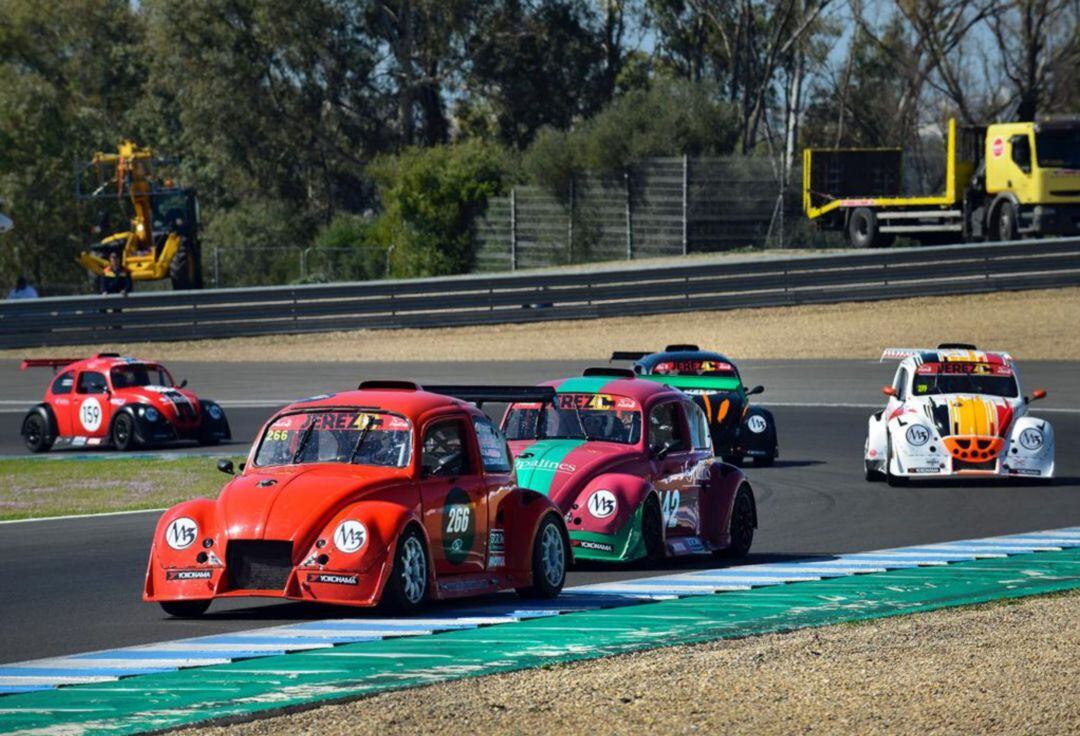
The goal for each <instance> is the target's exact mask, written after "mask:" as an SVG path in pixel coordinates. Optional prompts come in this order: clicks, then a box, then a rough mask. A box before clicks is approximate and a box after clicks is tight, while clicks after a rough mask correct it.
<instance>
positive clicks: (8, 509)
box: [0, 457, 242, 520]
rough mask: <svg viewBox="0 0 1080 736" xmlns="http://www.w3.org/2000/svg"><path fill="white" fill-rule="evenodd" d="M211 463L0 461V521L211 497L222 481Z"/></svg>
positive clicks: (210, 460) (182, 459) (149, 506)
mask: <svg viewBox="0 0 1080 736" xmlns="http://www.w3.org/2000/svg"><path fill="white" fill-rule="evenodd" d="M240 460H242V458H234V459H233V461H234V462H239V461H240ZM215 462H216V461H215V459H214V458H212V457H179V458H169V457H161V458H158V457H155V458H150V459H127V458H107V457H102V458H100V459H99V458H96V457H95V458H91V459H87V460H80V459H64V460H62V461H60V460H52V459H48V458H36V457H34V458H19V459H12V460H0V520H7V519H31V518H38V517H46V516H63V515H66V514H90V513H103V512H109V511H134V510H138V509H156V508H163V507H166V506H171V505H173V504H175V503H179V502H180V501H186V500H187V499H191V498H199V497H201V496H210V497H214V496H217V493H218V491H219V490H221V487H222V485H224V483H225V480H226V478H225V476H223V475H222V474H221V473H220V472H219V471H218V470H217V468H216V467H215Z"/></svg>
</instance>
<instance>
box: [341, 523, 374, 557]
mask: <svg viewBox="0 0 1080 736" xmlns="http://www.w3.org/2000/svg"><path fill="white" fill-rule="evenodd" d="M367 537H368V532H367V527H365V526H364V525H363V524H361V523H360V522H359V521H356V520H355V519H346V520H345V521H343V522H341V523H340V524H338V527H337V529H335V530H334V546H335V547H337V548H338V549H339V550H341V551H342V552H345V553H348V554H351V553H353V552H356V551H358V550H359V549H360V548H361V547H363V546H364V545H365V544H367Z"/></svg>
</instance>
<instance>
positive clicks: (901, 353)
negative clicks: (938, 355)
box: [878, 348, 929, 363]
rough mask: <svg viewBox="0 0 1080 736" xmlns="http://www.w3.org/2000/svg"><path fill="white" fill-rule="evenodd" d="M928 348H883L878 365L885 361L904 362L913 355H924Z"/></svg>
mask: <svg viewBox="0 0 1080 736" xmlns="http://www.w3.org/2000/svg"><path fill="white" fill-rule="evenodd" d="M928 350H929V348H885V352H883V353H882V354H881V360H879V361H878V362H879V363H884V362H885V361H887V360H905V359H906V358H910V357H911V356H913V355H919V354H921V353H925V352H927V351H928Z"/></svg>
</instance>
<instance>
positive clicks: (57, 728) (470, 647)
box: [0, 549, 1080, 736]
mask: <svg viewBox="0 0 1080 736" xmlns="http://www.w3.org/2000/svg"><path fill="white" fill-rule="evenodd" d="M1075 588H1080V549H1073V550H1068V551H1063V552H1043V553H1036V554H1026V555H1017V556H1014V557H1008V558H1005V559H991V560H978V561H974V562H964V563H956V564H953V565H947V566H942V567H929V568H916V569H907V570H898V571H893V572H886V573H877V574H872V575H859V576H853V577H847V578H833V579H829V580H821V581H816V582H806V583H793V584H789V585H777V586H771V587H766V588H758V589H755V590H750V591H742V592H732V593H721V594H716V595H705V596H693V597H688V598H682V599H679V600H673V601H665V602H662V603H652V604H644V605H636V606H626V607H622V608H613V609H606V610H600V611H590V612H585V613H576V614H566V615H563V616H556V617H550V618H543V619H533V620H529V621H523V622H519V623H515V624H504V625H501V626H497V627H485V628H480V629H472V630H459V631H452V632H448V633H444V634H436V635H433V636H426V637H416V638H397V639H391V640H381V641H374V642H363V643H358V644H349V645H345V646H340V647H336V648H334V649H329V650H315V651H309V652H302V653H297V654H289V655H285V656H281V657H271V658H266V659H259V660H250V661H246V662H234V663H232V664H228V665H222V666H218V667H205V668H201V669H197V670H188V671H180V672H174V673H167V674H157V675H143V676H139V677H133V678H129V679H125V680H121V681H119V682H113V683H106V684H99V685H80V686H75V687H67V688H61V689H60V690H55V691H49V692H39V693H26V694H21V695H9V696H7V697H5V698H3V700H2V701H0V730H3V731H4V732H19V731H25V730H30V729H52V731H51V732H58V733H64V734H66V735H67V736H76V735H77V734H87V733H109V734H128V733H138V732H142V731H150V730H158V729H165V728H173V727H177V726H181V725H186V724H191V723H195V722H198V721H202V720H206V719H211V718H223V717H228V716H245V715H250V714H253V713H257V712H258V711H261V710H266V709H274V708H282V707H285V706H290V705H298V704H304V703H316V702H322V701H328V700H334V699H339V698H349V697H356V696H360V695H365V694H371V693H376V692H380V691H384V690H389V689H396V688H402V687H413V686H418V685H426V684H431V683H434V682H440V681H444V680H451V679H458V678H462V677H468V676H474V675H485V674H492V673H497V672H505V671H509V670H518V669H523V668H529V667H538V666H543V665H549V664H552V663H555V662H567V661H572V660H580V659H591V658H596V657H603V656H609V655H613V654H620V653H625V652H630V651H635V650H640V649H648V648H655V647H657V646H670V645H676V644H688V643H696V642H703V641H710V640H715V639H721V638H731V637H741V636H748V635H754V634H764V633H770V632H775V631H784V630H790V629H795V628H802V627H809V626H825V625H828V624H836V623H842V622H847V621H857V620H864V619H871V618H879V617H883V616H894V615H899V614H905V613H914V612H919V611H930V610H934V609H938V608H943V607H947V606H958V605H967V604H972V603H983V602H987V601H992V600H1000V599H1005V598H1015V597H1021V596H1029V595H1039V594H1044V593H1051V592H1055V591H1061V590H1069V589H1075Z"/></svg>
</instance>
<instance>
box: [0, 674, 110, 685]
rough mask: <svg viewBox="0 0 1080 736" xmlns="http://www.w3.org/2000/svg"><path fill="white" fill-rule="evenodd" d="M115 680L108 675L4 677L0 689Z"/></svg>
mask: <svg viewBox="0 0 1080 736" xmlns="http://www.w3.org/2000/svg"><path fill="white" fill-rule="evenodd" d="M117 679H118V678H116V677H110V676H108V675H87V676H86V677H81V676H78V675H67V676H64V677H48V676H45V675H27V676H25V677H24V676H19V677H10V676H7V675H5V676H4V677H0V687H4V686H9V685H80V684H83V683H92V682H115V681H116V680H117Z"/></svg>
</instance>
